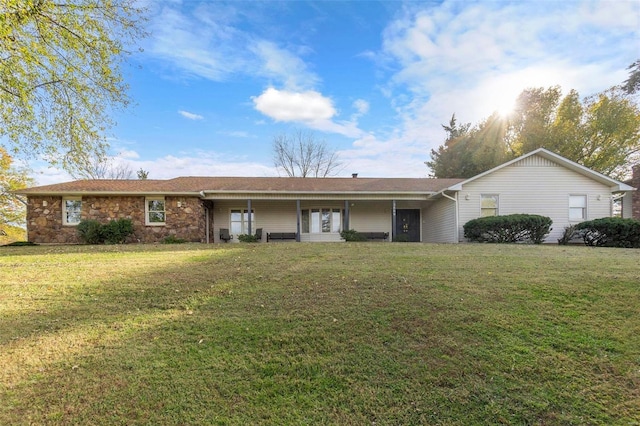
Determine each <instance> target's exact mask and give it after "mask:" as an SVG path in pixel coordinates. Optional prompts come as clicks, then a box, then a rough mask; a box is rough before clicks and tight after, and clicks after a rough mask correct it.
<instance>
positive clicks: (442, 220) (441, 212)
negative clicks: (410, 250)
mask: <svg viewBox="0 0 640 426" xmlns="http://www.w3.org/2000/svg"><path fill="white" fill-rule="evenodd" d="M422 216H423V221H424V223H423V225H422V230H423V235H422V241H424V242H425V243H455V242H457V240H456V203H455V201H453V200H450V199H448V198H445V197H443V198H440V199H439V200H436V201H434V202H433V203H431V204H429V206H428V207H427V208H426V209H424V210H423V213H422Z"/></svg>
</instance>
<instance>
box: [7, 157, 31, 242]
mask: <svg viewBox="0 0 640 426" xmlns="http://www.w3.org/2000/svg"><path fill="white" fill-rule="evenodd" d="M31 184H33V180H32V179H31V178H29V177H28V176H27V173H26V171H25V170H24V169H20V168H17V167H15V166H14V165H13V158H12V157H11V156H10V155H9V154H7V152H6V151H5V150H4V149H3V148H2V147H0V231H2V229H3V228H4V227H6V226H7V225H18V224H21V223H23V222H24V213H25V205H24V203H23V201H22V200H20V199H19V198H18V197H16V196H15V195H13V194H12V192H11V191H15V190H18V189H22V188H26V187H27V186H29V185H31Z"/></svg>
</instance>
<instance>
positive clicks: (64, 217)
mask: <svg viewBox="0 0 640 426" xmlns="http://www.w3.org/2000/svg"><path fill="white" fill-rule="evenodd" d="M67 201H80V216H81V217H80V218H79V219H78V221H77V222H68V221H67ZM81 220H82V197H62V224H63V225H64V226H77V225H78V224H79V223H80V221H81Z"/></svg>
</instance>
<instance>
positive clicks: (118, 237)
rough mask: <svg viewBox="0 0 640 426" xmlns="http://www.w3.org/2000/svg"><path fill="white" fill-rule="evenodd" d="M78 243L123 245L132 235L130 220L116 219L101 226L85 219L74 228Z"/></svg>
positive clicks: (94, 221)
mask: <svg viewBox="0 0 640 426" xmlns="http://www.w3.org/2000/svg"><path fill="white" fill-rule="evenodd" d="M76 230H77V232H78V237H79V238H80V241H82V242H83V243H85V244H102V243H105V242H106V243H109V244H124V243H125V242H126V240H127V237H129V236H130V235H132V234H133V222H132V221H131V219H118V220H112V221H109V223H107V224H104V225H102V224H101V223H100V222H98V221H97V220H93V219H85V220H82V221H80V223H79V224H78V226H77V227H76Z"/></svg>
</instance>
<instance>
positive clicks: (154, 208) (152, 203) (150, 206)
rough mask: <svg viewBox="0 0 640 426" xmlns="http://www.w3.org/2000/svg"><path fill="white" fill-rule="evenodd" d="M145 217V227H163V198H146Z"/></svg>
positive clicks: (164, 214)
mask: <svg viewBox="0 0 640 426" xmlns="http://www.w3.org/2000/svg"><path fill="white" fill-rule="evenodd" d="M145 216H146V224H147V225H164V223H165V220H166V212H165V204H164V198H146V199H145Z"/></svg>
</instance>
